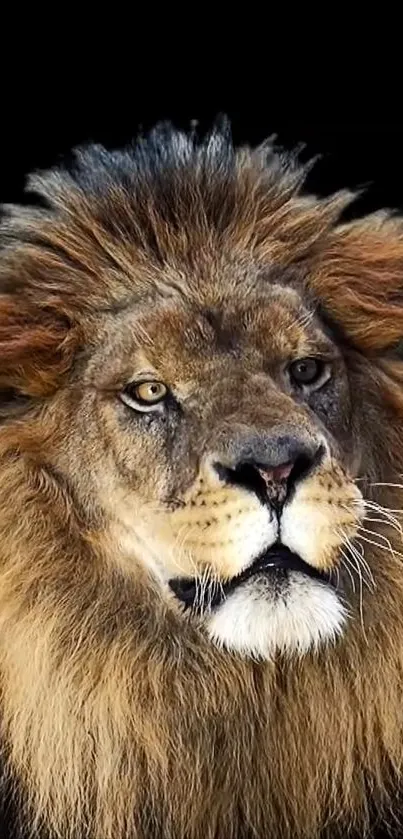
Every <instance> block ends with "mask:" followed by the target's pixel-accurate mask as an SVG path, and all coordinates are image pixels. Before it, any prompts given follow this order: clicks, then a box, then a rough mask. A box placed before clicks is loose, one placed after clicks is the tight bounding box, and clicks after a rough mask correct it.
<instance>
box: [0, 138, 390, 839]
mask: <svg viewBox="0 0 403 839" xmlns="http://www.w3.org/2000/svg"><path fill="white" fill-rule="evenodd" d="M306 174H307V166H306V165H302V164H301V162H300V160H299V156H298V154H292V153H290V152H283V151H281V150H279V149H278V148H277V147H276V146H275V144H274V143H273V141H268V142H267V143H265V144H263V145H262V146H259V147H258V148H250V147H240V148H237V147H235V146H234V144H233V142H232V139H231V135H230V129H229V127H228V125H227V123H225V122H224V123H222V124H218V125H216V126H215V127H214V128H213V129H212V131H211V132H210V133H209V134H208V136H205V137H204V138H203V137H199V138H198V137H196V136H195V134H194V133H189V134H188V133H186V132H181V131H179V130H177V129H175V128H174V127H172V126H169V125H159V126H157V127H156V128H154V129H153V130H152V131H151V132H150V133H149V134H147V135H146V136H142V137H140V138H139V139H138V140H137V141H136V142H135V143H134V144H133V145H132V146H130V147H129V148H126V149H124V150H122V151H110V150H109V151H108V150H106V149H104V148H103V147H101V146H98V145H90V146H86V147H83V148H80V149H78V150H77V151H76V152H75V155H74V159H73V162H72V164H71V165H70V166H67V165H66V166H63V165H61V166H59V167H58V168H56V169H54V170H52V171H49V172H42V173H36V174H35V175H34V176H32V177H31V178H30V180H29V182H28V189H29V192H30V194H35V195H36V196H37V197H36V200H35V201H32V200H30V201H27V202H26V204H25V205H24V206H6V207H4V212H3V219H2V222H1V251H0V358H1V362H0V534H1V537H0V629H1V631H0V638H1V645H0V731H1V733H0V740H1V755H2V768H1V773H2V774H1V777H2V798H3V802H4V819H5V824H6V823H7V827H5V828H4V830H5V831H6V835H9V836H13V837H18V838H19V839H27V837H31V836H35V837H44V839H84V838H85V839H160V838H161V839H319V837H320V839H325V838H326V839H329V837H332V839H333V837H353V836H354V837H364V836H371V837H374V836H376V835H381V834H382V835H384V833H385V831H386V830H389V832H390V835H391V836H397V835H398V833H399V830H400V824H401V818H400V817H401V816H402V815H403V805H402V804H401V801H400V790H401V786H402V785H401V772H402V763H403V710H402V707H403V565H402V556H403V552H402V527H401V510H402V491H403V484H402V474H403V440H402V419H403V345H402V337H403V223H402V220H401V218H399V217H398V216H396V215H393V214H392V213H387V212H383V211H382V212H379V213H375V214H373V215H370V216H368V217H366V218H361V219H358V220H354V221H351V220H350V221H348V220H346V217H345V216H344V215H343V213H344V212H345V210H346V209H347V208H348V207H349V205H350V204H351V202H352V201H353V200H354V194H353V193H351V192H349V191H347V190H346V191H340V192H338V193H337V194H335V195H331V196H327V197H321V198H319V197H317V196H310V195H308V194H306V189H305V187H304V184H305V181H306ZM7 831H9V833H7ZM2 835H5V834H4V833H3V834H2Z"/></svg>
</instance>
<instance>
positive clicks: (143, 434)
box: [63, 274, 361, 657]
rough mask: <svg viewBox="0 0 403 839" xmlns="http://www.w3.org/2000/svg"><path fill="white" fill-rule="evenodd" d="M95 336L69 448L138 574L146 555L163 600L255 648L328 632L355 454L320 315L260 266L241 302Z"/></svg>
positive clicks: (336, 360) (222, 637)
mask: <svg viewBox="0 0 403 839" xmlns="http://www.w3.org/2000/svg"><path fill="white" fill-rule="evenodd" d="M97 329H98V333H97V346H96V349H95V351H94V352H93V354H92V356H91V359H90V361H89V362H88V363H87V366H86V368H85V369H84V371H83V373H82V374H80V375H81V376H82V379H81V380H80V381H78V383H77V385H76V387H75V388H74V410H75V411H76V413H77V416H78V422H77V423H76V431H75V432H73V433H71V434H70V438H71V439H70V441H69V443H68V445H67V448H66V440H65V439H63V448H64V450H66V451H67V452H68V453H69V454H68V457H71V458H73V459H74V462H75V463H76V464H77V463H80V464H81V480H83V479H84V482H85V483H86V484H88V488H87V492H88V494H89V495H91V496H92V497H94V498H96V500H97V502H98V504H99V505H100V507H101V509H102V511H103V512H104V515H105V520H106V522H107V529H108V531H109V535H110V539H111V541H112V542H113V543H114V544H115V546H116V556H117V559H118V561H120V562H121V563H122V562H123V564H124V566H125V570H126V572H128V573H132V574H135V573H137V572H138V563H139V562H141V563H142V564H143V566H145V567H146V569H147V570H148V571H149V573H150V574H151V576H152V577H154V578H155V579H156V580H157V581H158V584H159V586H160V587H161V590H162V592H163V595H164V597H165V598H166V600H167V601H168V604H169V608H172V609H176V610H177V609H178V606H179V607H180V608H181V607H182V608H183V612H184V619H188V618H190V619H191V620H193V619H194V620H196V621H197V622H200V620H201V622H202V624H203V625H204V626H205V628H206V629H207V632H208V634H209V635H210V637H211V639H212V640H213V641H214V642H215V643H217V644H220V645H222V644H223V645H225V646H226V647H228V648H229V649H232V650H236V651H237V652H241V653H243V654H247V655H253V656H261V657H268V656H271V655H272V654H273V653H274V652H275V651H277V650H282V651H287V652H288V651H293V650H297V651H300V652H304V651H306V650H307V649H308V648H310V647H311V646H312V645H317V644H318V643H320V642H322V641H326V640H328V639H334V637H335V636H336V635H337V634H338V633H340V631H341V630H342V627H343V624H344V620H345V616H346V612H345V606H344V605H343V591H342V589H340V575H339V574H338V569H339V566H340V559H341V556H342V552H343V546H344V545H345V544H346V543H347V542H348V540H351V539H353V538H354V536H355V533H356V528H357V524H358V522H359V519H360V516H361V504H360V498H361V495H360V491H359V490H358V488H357V486H356V484H355V483H354V478H355V477H356V475H357V468H358V466H359V461H360V450H359V444H358V443H357V441H355V440H354V436H353V429H352V410H351V401H350V399H351V397H350V392H349V383H348V377H347V373H346V369H345V365H344V362H343V358H342V355H341V353H340V352H339V350H338V348H337V345H336V343H335V341H334V340H332V338H331V337H330V336H329V334H328V330H325V328H324V327H323V326H322V325H321V322H320V319H319V318H318V317H317V316H316V315H315V311H314V309H313V307H312V305H310V304H309V303H308V302H307V301H305V300H304V299H303V297H302V295H301V294H300V293H299V292H298V291H297V290H295V288H293V284H292V281H291V280H290V278H288V280H287V275H285V276H284V277H283V279H282V282H280V281H278V282H274V283H273V282H270V277H268V276H267V275H265V274H262V275H261V276H258V277H257V278H256V277H254V281H253V284H252V283H251V282H248V278H247V279H246V280H244V283H243V294H242V295H239V298H238V299H237V298H236V297H234V298H233V299H232V300H228V299H227V300H225V299H223V300H222V301H221V302H219V303H218V304H216V305H214V306H212V305H211V304H210V302H209V300H208V296H207V299H206V297H203V294H199V295H197V294H194V295H193V296H192V295H190V294H189V296H188V299H186V300H184V301H183V300H181V299H179V296H178V298H177V299H171V300H167V301H165V300H163V299H162V300H161V301H160V302H154V304H153V305H148V306H142V307H137V308H136V307H131V308H129V309H128V310H126V311H125V312H124V313H120V314H109V315H107V316H105V318H104V319H103V320H102V321H101V323H100V325H99V324H98V327H97ZM92 342H93V343H94V338H93V336H92ZM63 410H65V407H63ZM70 413H71V411H70V410H69V409H68V408H67V411H66V414H67V415H69V414H70ZM67 434H69V432H67ZM67 468H70V471H71V472H76V471H77V470H76V469H75V468H74V469H73V468H72V465H71V463H70V466H68V467H67ZM338 585H339V588H338Z"/></svg>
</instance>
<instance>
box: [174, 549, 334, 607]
mask: <svg viewBox="0 0 403 839" xmlns="http://www.w3.org/2000/svg"><path fill="white" fill-rule="evenodd" d="M288 571H299V573H301V574H303V575H304V576H305V577H310V578H311V579H314V580H318V581H319V582H321V583H323V584H325V585H333V583H332V581H331V578H330V574H328V573H326V572H325V571H319V569H317V568H314V567H313V566H312V565H309V564H308V563H307V562H304V560H303V559H301V557H300V556H299V555H298V554H296V553H293V552H292V551H290V549H289V548H287V547H286V546H285V545H282V544H281V543H280V542H277V543H276V544H274V545H272V546H271V547H270V548H268V550H266V551H264V553H262V554H261V555H260V556H258V557H257V558H256V559H255V560H254V561H253V562H252V563H251V564H250V565H248V567H247V568H244V570H243V571H241V573H240V574H237V575H236V576H235V577H232V578H231V579H230V580H228V581H227V582H225V583H221V584H220V585H218V584H216V583H214V582H210V584H209V583H207V585H206V586H205V587H200V585H197V584H196V581H195V578H194V577H177V578H174V579H172V580H170V581H169V586H170V588H171V589H172V591H173V593H174V594H175V595H176V597H177V598H178V599H179V600H180V601H181V602H182V603H183V604H184V605H185V606H186V607H187V608H193V609H197V610H198V611H202V610H203V609H204V607H205V606H208V607H209V608H210V609H211V608H214V607H217V606H219V605H220V604H221V603H223V602H224V600H226V599H227V597H228V595H230V594H231V592H233V591H234V590H235V589H237V588H238V587H239V586H240V585H242V584H243V583H245V582H247V580H250V579H251V578H252V577H256V576H258V575H264V576H266V577H270V575H272V574H273V575H276V576H278V575H279V574H281V575H287V572H288Z"/></svg>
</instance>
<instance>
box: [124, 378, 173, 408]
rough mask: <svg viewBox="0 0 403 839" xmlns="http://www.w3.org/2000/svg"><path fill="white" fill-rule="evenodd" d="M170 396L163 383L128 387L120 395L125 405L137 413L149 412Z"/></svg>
mask: <svg viewBox="0 0 403 839" xmlns="http://www.w3.org/2000/svg"><path fill="white" fill-rule="evenodd" d="M167 395H168V388H167V387H166V385H164V384H163V382H139V383H138V384H136V383H134V382H133V383H132V384H129V385H127V387H125V389H124V390H123V391H122V393H121V394H120V398H121V400H122V402H124V403H125V405H128V407H129V408H133V409H134V410H137V411H147V410H151V409H152V408H154V407H156V406H158V405H159V404H160V403H161V402H163V400H164V399H165V398H166V396H167Z"/></svg>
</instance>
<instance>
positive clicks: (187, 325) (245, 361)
mask: <svg viewBox="0 0 403 839" xmlns="http://www.w3.org/2000/svg"><path fill="white" fill-rule="evenodd" d="M325 344H326V345H329V344H330V341H329V339H328V338H327V336H325V334H324V333H323V332H322V329H321V324H320V322H319V320H318V319H317V318H316V316H315V313H314V311H313V310H312V309H311V306H310V304H309V302H308V301H305V300H304V299H303V297H302V296H301V294H300V293H298V292H297V291H296V290H295V289H294V288H291V287H288V286H279V285H277V284H274V285H272V286H270V287H268V288H267V289H266V290H265V293H264V294H262V293H261V292H260V291H259V292H258V293H256V295H255V296H248V298H247V299H246V300H245V299H243V297H242V295H240V296H239V297H237V296H236V295H234V298H233V299H232V300H230V299H227V300H225V301H222V303H221V305H211V304H210V303H209V301H208V300H204V299H203V298H196V299H192V298H190V297H189V298H188V299H186V300H174V301H173V302H172V301H169V300H164V299H162V300H161V301H160V302H158V303H156V302H154V303H153V304H152V305H151V304H150V305H149V306H147V305H142V306H141V307H133V308H129V309H128V310H126V311H125V312H124V313H120V314H119V315H118V316H115V317H113V318H111V317H109V318H108V320H107V322H106V323H104V324H103V325H102V328H101V329H100V341H99V346H98V347H97V349H96V350H95V353H94V356H93V358H92V361H91V364H90V365H89V375H90V376H94V377H97V376H99V375H100V376H101V377H102V378H104V379H106V378H107V377H108V376H109V375H110V376H112V377H114V376H115V375H122V376H123V377H126V378H127V377H129V378H130V377H135V376H136V374H138V373H147V372H150V373H156V374H159V375H161V376H163V375H165V377H166V379H167V381H168V382H170V383H173V382H175V381H179V382H182V383H183V385H185V383H186V382H188V380H197V379H203V378H204V376H207V377H209V376H210V375H211V374H213V375H214V374H215V372H216V371H217V370H218V371H221V372H225V371H226V372H227V373H228V372H229V369H230V368H229V367H228V363H229V359H230V358H232V359H234V360H235V361H236V363H237V370H238V372H239V371H240V369H241V367H242V368H243V369H244V370H245V371H246V370H253V369H256V370H259V371H261V370H266V372H268V371H269V366H270V364H274V365H275V364H276V363H279V362H281V361H283V360H285V359H288V358H289V357H293V356H296V355H301V356H303V355H309V354H311V353H313V352H315V351H316V350H317V348H318V347H321V346H322V345H325ZM240 362H241V365H240ZM87 375H88V371H87Z"/></svg>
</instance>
